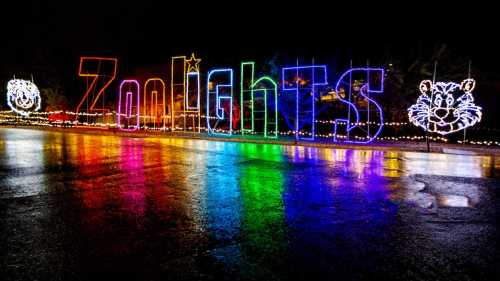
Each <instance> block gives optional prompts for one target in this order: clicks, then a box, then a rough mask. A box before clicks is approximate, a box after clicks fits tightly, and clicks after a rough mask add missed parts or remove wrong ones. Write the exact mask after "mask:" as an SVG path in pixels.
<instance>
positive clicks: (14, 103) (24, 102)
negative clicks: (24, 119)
mask: <svg viewBox="0 0 500 281" xmlns="http://www.w3.org/2000/svg"><path fill="white" fill-rule="evenodd" d="M7 104H8V105H9V107H10V108H11V109H12V110H13V111H14V112H16V113H18V114H20V115H22V116H29V114H30V113H31V112H33V111H38V110H40V108H41V98H40V91H39V90H38V87H37V86H36V85H35V83H33V82H32V81H28V80H23V79H12V80H10V81H9V82H8V83H7Z"/></svg>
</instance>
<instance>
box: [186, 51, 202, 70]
mask: <svg viewBox="0 0 500 281" xmlns="http://www.w3.org/2000/svg"><path fill="white" fill-rule="evenodd" d="M200 62H201V59H197V58H195V56H194V53H191V58H189V59H188V60H186V64H187V73H190V72H200Z"/></svg>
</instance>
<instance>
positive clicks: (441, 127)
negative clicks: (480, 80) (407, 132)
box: [408, 79, 482, 135]
mask: <svg viewBox="0 0 500 281" xmlns="http://www.w3.org/2000/svg"><path fill="white" fill-rule="evenodd" d="M475 86H476V82H475V81H474V79H465V80H464V81H462V83H460V84H457V83H455V82H436V83H434V84H433V83H432V81H430V80H424V81H422V82H420V86H419V88H420V93H421V95H420V96H419V97H418V99H417V103H416V104H414V105H412V106H410V108H408V117H409V119H410V122H412V123H413V124H414V125H415V126H418V127H421V128H423V129H424V130H428V131H429V132H435V133H438V134H441V135H446V134H450V133H453V132H457V131H460V130H463V129H465V128H467V127H470V126H473V125H474V124H476V123H477V122H479V121H481V115H482V113H481V107H479V106H477V105H475V104H474V98H473V97H472V90H474V87H475ZM431 98H432V100H431Z"/></svg>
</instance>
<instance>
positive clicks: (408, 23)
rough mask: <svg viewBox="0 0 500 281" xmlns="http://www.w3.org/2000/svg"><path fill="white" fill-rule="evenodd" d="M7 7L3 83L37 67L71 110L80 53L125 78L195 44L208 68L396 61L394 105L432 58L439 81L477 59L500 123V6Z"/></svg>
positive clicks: (489, 115) (411, 97) (487, 104)
mask: <svg viewBox="0 0 500 281" xmlns="http://www.w3.org/2000/svg"><path fill="white" fill-rule="evenodd" d="M431 4H432V5H431ZM0 5H1V6H0V7H1V8H0V9H1V16H0V21H1V25H0V28H1V29H0V31H1V35H2V36H1V38H2V41H1V44H0V82H2V84H5V82H6V81H8V80H9V79H10V78H11V77H12V76H13V75H16V76H20V77H27V78H30V76H31V75H33V76H34V79H35V82H36V83H37V85H38V86H39V87H40V88H56V89H58V94H60V95H63V96H64V97H65V98H66V99H67V100H66V101H64V103H65V106H66V107H68V108H69V109H72V108H73V107H74V105H75V103H76V102H78V101H79V99H80V98H81V95H82V92H83V85H82V81H81V79H80V78H79V77H78V76H77V70H78V69H77V68H78V63H79V57H80V56H83V55H89V56H113V57H117V58H119V73H118V77H117V78H118V79H123V78H126V77H127V76H134V75H137V74H138V73H141V74H144V73H145V72H146V74H144V75H148V74H149V73H151V74H157V73H159V72H162V70H164V69H165V72H164V73H161V74H163V75H166V74H167V70H168V63H169V62H170V57H171V56H175V55H189V54H190V53H191V52H195V53H196V54H197V55H198V56H199V57H201V58H202V59H203V61H202V71H203V70H207V69H208V67H217V66H233V67H238V65H239V62H241V61H242V60H256V61H257V62H260V63H261V64H266V63H267V62H268V61H269V60H270V59H273V58H274V59H275V61H277V62H278V63H279V65H283V64H287V63H290V62H295V59H296V58H298V59H300V60H302V61H306V62H307V61H310V59H312V58H314V59H315V61H316V62H318V63H324V64H328V66H329V72H330V74H329V79H330V80H331V81H330V82H331V83H333V82H334V81H335V80H336V79H337V77H338V75H339V74H340V73H341V72H343V71H345V70H346V69H347V68H348V67H349V61H350V60H353V63H354V64H355V65H366V63H367V62H368V63H370V65H382V66H385V67H387V66H388V65H389V64H392V73H393V74H390V75H393V76H390V77H389V78H388V80H387V83H388V84H387V85H388V87H387V88H386V89H387V91H388V92H387V91H386V92H387V93H386V95H385V97H391V98H390V99H387V100H386V101H385V104H391V103H395V101H396V102H397V103H398V104H399V107H400V108H404V107H405V106H407V105H408V104H410V103H413V102H414V101H415V99H416V97H417V92H416V89H417V85H418V82H419V81H420V80H421V79H424V78H429V75H430V73H432V67H433V63H434V61H436V60H437V61H438V68H437V80H447V79H451V80H459V81H461V80H462V79H463V78H466V76H467V70H468V69H467V67H468V63H469V61H470V62H471V64H472V76H473V77H474V78H475V79H476V80H477V81H478V88H477V90H476V92H475V97H476V100H477V103H478V104H480V105H482V106H483V107H484V112H485V114H484V119H483V122H482V123H481V124H482V126H490V127H495V128H498V127H500V126H499V125H498V124H497V122H496V120H497V119H498V118H497V116H498V113H496V110H495V109H496V105H497V104H498V98H497V96H498V93H499V90H500V74H499V73H498V70H497V66H498V64H499V62H500V60H499V57H498V54H497V52H498V47H499V44H498V43H497V42H496V41H497V39H496V37H497V36H498V34H497V33H498V32H497V31H496V29H497V25H498V24H497V23H496V22H495V15H494V12H495V11H496V8H494V7H487V6H482V7H474V6H472V5H471V4H470V3H469V4H467V5H461V4H460V5H458V4H457V5H454V6H449V5H448V6H447V5H444V4H443V5H442V6H440V5H436V3H428V4H427V3H423V2H419V4H418V5H413V6H409V5H408V4H404V5H403V4H391V3H382V2H377V3H373V2H372V4H370V5H367V4H365V3H363V2H352V3H351V5H346V4H345V3H343V4H340V3H325V2H313V1H307V2H292V1H287V2H283V1H282V2H274V3H270V1H267V2H236V1H234V2H204V4H199V3H197V2H195V1H190V2H188V1H182V2H175V3H170V2H167V1H134V2H131V1H104V0H103V1H65V2H59V1H54V2H52V1H51V2H50V3H43V2H42V1H40V2H38V1H15V2H9V3H5V1H2V3H1V4H0ZM203 68H204V69H203ZM257 68H259V66H257ZM263 68H266V67H265V66H264V67H263ZM148 72H149V73H148ZM165 77H166V76H165ZM393 99H394V100H395V101H394V100H393ZM1 106H2V107H3V108H4V109H5V107H6V105H4V104H2V105H1ZM389 118H392V119H394V120H395V121H403V120H399V119H404V116H400V114H397V112H396V113H394V114H392V115H391V114H389Z"/></svg>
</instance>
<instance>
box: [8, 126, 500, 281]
mask: <svg viewBox="0 0 500 281" xmlns="http://www.w3.org/2000/svg"><path fill="white" fill-rule="evenodd" d="M495 165H496V168H495ZM499 166H500V163H499V160H496V163H495V158H493V157H489V156H473V155H446V154H432V153H431V154H426V153H418V152H391V151H371V150H351V149H325V148H314V147H307V148H304V147H294V146H281V145H263V144H245V143H231V142H214V141H206V140H187V139H166V138H161V139H160V138H158V139H155V138H147V139H143V138H126V137H116V136H104V135H101V136H92V135H85V134H70V133H61V132H44V131H37V130H23V129H5V128H4V129H0V275H1V276H2V280H94V279H97V278H107V279H113V280H114V279H116V280H120V279H121V280H134V279H135V280H193V279H194V280H238V279H241V280H289V279H303V280H368V279H375V278H378V280H447V281H449V280H492V279H491V276H494V275H495V274H496V275H497V276H498V275H499V274H500V268H499V267H498V266H497V265H498V263H499V260H500V250H499V249H500V239H499V238H500V212H499V211H500V181H499V179H498V176H499V173H498V171H499Z"/></svg>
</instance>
